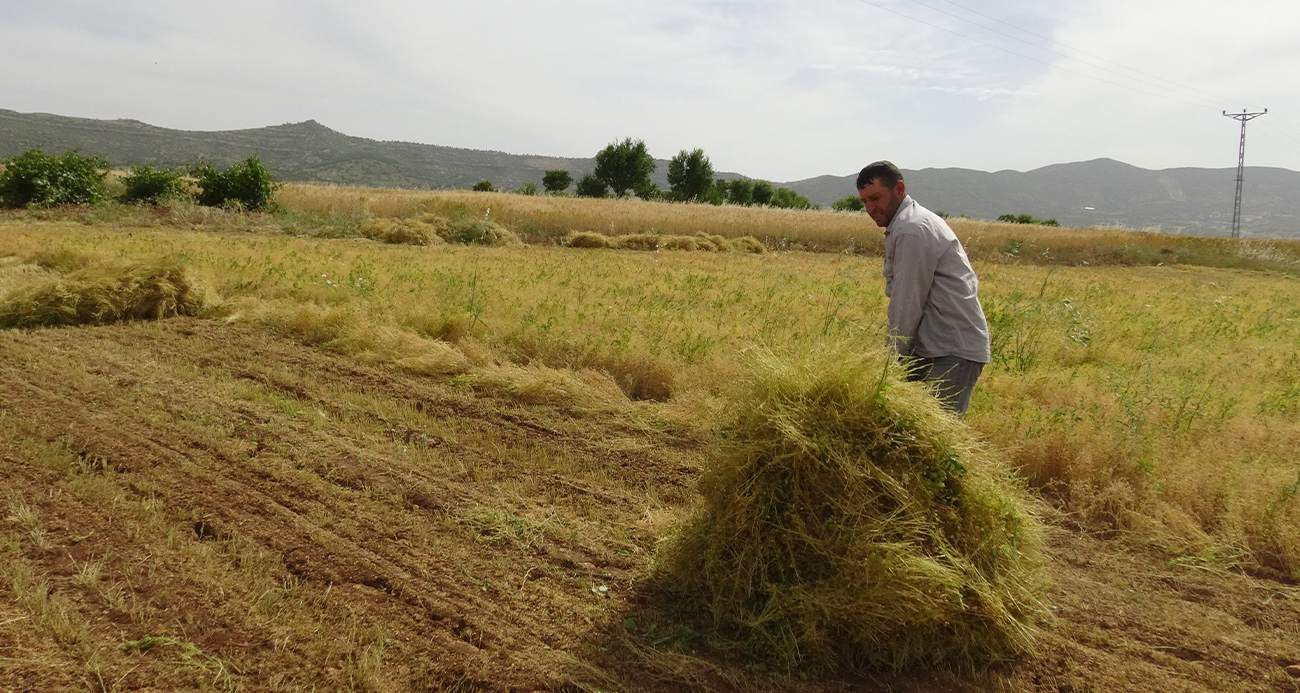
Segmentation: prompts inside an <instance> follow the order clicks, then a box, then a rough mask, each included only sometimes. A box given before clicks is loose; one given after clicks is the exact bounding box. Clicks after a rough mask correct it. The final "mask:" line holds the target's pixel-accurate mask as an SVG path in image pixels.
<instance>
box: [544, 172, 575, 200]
mask: <svg viewBox="0 0 1300 693" xmlns="http://www.w3.org/2000/svg"><path fill="white" fill-rule="evenodd" d="M570 185H573V176H571V175H569V172H568V171H563V170H559V169H556V170H551V171H547V172H546V174H545V175H543V176H542V187H543V188H546V192H548V193H551V194H555V193H558V192H564V191H565V190H568V189H569V186H570Z"/></svg>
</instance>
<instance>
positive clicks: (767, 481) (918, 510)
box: [660, 347, 1042, 669]
mask: <svg viewBox="0 0 1300 693" xmlns="http://www.w3.org/2000/svg"><path fill="white" fill-rule="evenodd" d="M900 375H901V373H900V368H899V367H898V365H897V364H896V362H895V361H894V359H893V358H892V357H891V356H890V355H887V354H885V353H884V352H883V351H881V352H877V353H872V354H861V353H859V352H857V351H855V350H850V349H845V348H834V347H832V348H824V349H820V350H818V352H817V353H809V354H808V355H807V356H804V357H800V358H795V359H782V358H779V357H777V356H776V355H774V354H772V353H771V352H766V351H755V352H752V353H751V356H750V366H749V369H748V375H747V377H745V378H744V379H742V381H741V382H740V383H738V385H737V386H736V390H735V392H734V394H733V396H732V397H731V399H730V402H731V405H730V407H731V409H730V411H729V412H728V413H727V414H726V415H725V416H724V418H723V419H722V423H721V425H720V426H719V428H718V430H719V438H718V440H717V441H716V443H715V447H714V452H713V453H712V459H711V460H710V462H709V464H708V466H707V467H706V469H705V471H704V474H703V476H702V477H701V479H700V492H701V494H702V495H703V497H704V503H703V505H702V506H700V508H699V509H698V510H697V511H696V513H695V514H694V515H693V516H692V517H691V518H690V519H689V520H688V521H687V523H686V524H685V526H684V527H683V528H681V529H679V531H678V533H677V534H676V535H675V536H674V537H672V538H670V540H669V543H668V544H666V545H665V549H664V552H663V554H661V563H660V566H661V568H662V569H664V570H665V571H666V573H665V575H667V576H668V577H670V578H671V580H672V581H673V582H674V583H675V584H676V586H677V587H678V588H680V589H682V590H683V591H684V593H685V594H686V595H687V596H688V598H693V599H695V600H697V603H699V604H700V605H702V606H703V607H704V608H705V609H706V610H707V611H709V612H710V613H711V615H712V616H713V618H714V621H715V623H718V624H719V625H720V626H722V633H724V634H730V635H729V637H734V638H736V639H737V640H738V641H739V643H740V644H741V645H742V646H743V647H745V648H746V649H748V650H749V651H750V652H751V653H753V654H755V655H757V656H760V657H764V658H767V659H770V660H775V661H776V662H778V663H779V665H781V666H783V667H798V668H806V669H831V668H848V669H866V668H875V667H881V666H884V667H895V668H900V667H906V666H909V665H915V664H955V665H957V666H971V665H979V664H985V663H989V662H994V661H1004V660H1006V659H1007V658H1010V657H1012V656H1014V655H1015V654H1016V653H1018V652H1021V651H1023V650H1025V649H1027V648H1028V647H1029V646H1030V644H1031V643H1032V640H1033V635H1034V625H1033V624H1034V621H1035V619H1036V618H1037V617H1038V616H1039V615H1040V614H1041V610H1042V606H1041V604H1040V602H1039V601H1038V597H1037V594H1038V591H1039V589H1040V586H1041V578H1040V575H1041V570H1040V565H1041V564H1040V561H1039V558H1038V546H1039V544H1038V540H1039V535H1040V532H1041V530H1040V526H1039V525H1038V523H1037V521H1036V520H1035V518H1034V517H1033V516H1032V515H1031V514H1030V513H1029V512H1028V511H1027V508H1028V506H1029V503H1030V502H1031V501H1030V500H1029V498H1028V496H1027V494H1026V493H1025V491H1024V489H1023V488H1022V487H1021V485H1020V484H1019V483H1018V482H1017V481H1016V480H1015V479H1014V478H1013V476H1012V475H1011V473H1010V472H1009V471H1007V470H1006V469H1005V467H1004V465H1002V464H1000V463H999V462H997V461H996V460H993V459H992V458H991V457H990V456H989V455H988V453H987V452H985V451H984V450H983V449H982V448H981V447H980V446H979V444H978V443H977V442H976V440H975V438H974V436H973V435H972V434H971V433H970V431H969V430H968V429H967V428H966V427H965V426H964V424H962V423H961V422H960V421H959V420H957V419H956V418H955V417H952V416H951V415H949V414H947V413H945V412H944V411H943V410H942V409H941V408H940V407H939V405H938V402H937V401H936V400H935V398H934V397H933V396H931V394H930V392H929V391H928V390H927V389H926V388H924V387H923V386H921V385H920V384H909V383H904V382H901V380H900Z"/></svg>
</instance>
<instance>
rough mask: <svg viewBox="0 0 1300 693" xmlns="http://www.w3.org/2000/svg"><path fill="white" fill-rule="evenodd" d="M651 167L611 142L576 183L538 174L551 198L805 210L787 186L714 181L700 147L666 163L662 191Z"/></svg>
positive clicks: (527, 188)
mask: <svg viewBox="0 0 1300 693" xmlns="http://www.w3.org/2000/svg"><path fill="white" fill-rule="evenodd" d="M656 167H657V164H656V162H655V160H654V157H652V156H650V152H649V150H647V149H646V145H645V142H644V141H642V140H634V139H632V138H631V137H628V138H625V139H624V140H623V141H622V142H612V143H610V144H609V145H608V146H606V147H605V148H604V149H602V150H600V151H599V152H597V153H596V168H595V170H593V171H592V172H591V173H589V174H587V175H585V176H583V177H581V178H579V179H577V180H576V181H575V180H574V178H573V175H572V174H571V173H569V172H568V171H566V170H549V171H546V173H545V174H544V175H543V176H542V188H543V189H544V190H545V192H546V193H549V194H551V195H562V194H568V191H569V188H571V187H572V188H573V190H574V194H576V195H577V196H578V197H611V196H612V197H626V196H628V195H635V196H636V197H639V198H641V199H643V200H664V201H669V202H701V203H708V204H713V205H720V204H724V203H730V204H733V205H744V206H749V205H766V206H769V207H780V208H785V209H810V208H812V207H813V204H812V203H811V202H810V201H809V200H808V198H806V197H804V196H803V195H800V194H799V193H797V192H795V191H793V190H791V189H789V188H774V187H773V186H772V184H771V183H769V182H767V181H765V180H753V179H749V178H733V179H732V180H724V179H722V178H714V171H713V162H711V161H709V157H708V156H706V155H705V154H704V150H703V149H692V150H686V149H683V150H681V151H680V152H678V153H677V156H674V157H673V158H672V159H671V160H670V161H669V162H668V186H669V187H668V190H661V189H660V188H659V185H658V184H656V183H655V182H654V181H651V180H650V174H652V173H654V171H655V168H656ZM474 190H483V191H488V192H492V191H495V190H496V188H495V187H494V186H493V185H492V183H491V182H490V181H480V182H478V183H476V184H475V185H474ZM516 192H520V193H523V194H525V195H535V194H537V185H536V184H535V183H525V184H524V185H523V186H522V187H520V188H519V190H518V191H516Z"/></svg>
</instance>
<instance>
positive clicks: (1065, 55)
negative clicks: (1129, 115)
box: [910, 0, 1223, 104]
mask: <svg viewBox="0 0 1300 693" xmlns="http://www.w3.org/2000/svg"><path fill="white" fill-rule="evenodd" d="M910 2H912V3H913V4H916V5H920V6H921V7H924V8H927V9H930V10H933V11H935V12H938V13H940V14H943V15H947V16H949V17H952V18H954V19H956V20H958V21H962V22H966V23H967V24H970V25H972V26H976V27H979V28H980V29H983V30H985V31H991V32H993V33H995V34H997V35H999V36H1005V37H1007V38H1009V39H1011V40H1012V41H1019V42H1021V43H1023V44H1025V45H1027V46H1030V47H1033V48H1037V49H1038V50H1042V51H1046V52H1048V53H1051V54H1052V55H1055V56H1057V57H1060V58H1064V59H1066V60H1073V61H1075V62H1077V63H1081V64H1083V65H1087V66H1088V67H1091V68H1093V69H1095V70H1101V71H1102V72H1108V73H1110V74H1112V75H1115V76H1117V77H1119V78H1121V79H1130V80H1133V81H1134V82H1138V83H1139V84H1145V85H1147V86H1149V87H1154V88H1156V89H1163V90H1165V91H1168V92H1172V93H1175V94H1177V95H1178V96H1182V97H1187V98H1194V99H1199V98H1201V97H1198V96H1193V95H1191V94H1188V93H1182V94H1179V93H1178V92H1179V90H1181V91H1183V92H1187V91H1188V90H1187V89H1185V88H1183V87H1181V86H1178V85H1177V84H1175V83H1172V82H1171V84H1175V86H1177V87H1178V88H1177V89H1175V88H1171V87H1167V86H1165V85H1163V84H1158V83H1157V82H1153V81H1151V80H1148V79H1142V78H1139V77H1133V76H1130V75H1126V74H1124V73H1122V72H1119V71H1118V70H1112V69H1110V68H1108V67H1104V66H1102V65H1098V64H1096V63H1091V62H1088V61H1087V60H1083V59H1082V58H1078V57H1075V56H1073V55H1069V54H1068V53H1063V52H1061V51H1059V50H1056V48H1054V47H1051V46H1040V45H1037V44H1035V43H1032V42H1030V41H1026V40H1025V39H1023V38H1020V37H1019V36H1013V35H1011V34H1008V33H1006V32H1005V31H999V30H997V29H994V28H992V27H988V26H985V25H983V24H980V23H979V22H976V21H973V20H971V19H968V18H966V17H963V16H961V15H959V14H956V13H953V12H948V11H947V10H942V9H940V8H938V7H935V6H934V5H930V4H927V3H924V2H921V0H910ZM958 7H960V5H958ZM977 14H980V16H984V17H987V16H988V15H985V14H983V13H977ZM995 21H999V22H1000V23H1002V24H1007V26H1010V27H1012V28H1016V29H1018V30H1019V31H1023V32H1024V33H1027V34H1029V35H1031V36H1036V37H1039V38H1042V39H1044V40H1046V41H1049V42H1052V43H1053V44H1054V45H1055V44H1056V42H1055V41H1054V40H1053V39H1050V38H1046V37H1042V36H1039V35H1038V34H1035V33H1033V32H1030V31H1026V30H1024V29H1019V28H1018V27H1016V26H1015V25H1012V24H1008V23H1007V22H1001V20H995ZM1059 45H1064V44H1059ZM1079 52H1080V53H1084V54H1085V55H1091V54H1090V53H1087V52H1085V51H1079ZM1094 57H1095V56H1094ZM1098 59H1099V60H1101V61H1102V62H1107V63H1110V64H1112V65H1117V66H1119V67H1123V68H1125V69H1128V70H1129V71H1131V72H1138V73H1139V74H1145V73H1141V72H1140V71H1139V70H1134V69H1132V68H1128V67H1126V66H1125V65H1122V64H1120V63H1116V62H1114V61H1111V60H1106V59H1105V58H1098ZM1154 79H1157V80H1160V81H1164V82H1168V80H1161V79H1160V78H1159V77H1154ZM1205 102H1206V104H1210V103H1222V102H1223V100H1222V99H1216V100H1214V101H1210V100H1206V101H1205Z"/></svg>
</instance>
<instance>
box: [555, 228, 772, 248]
mask: <svg viewBox="0 0 1300 693" xmlns="http://www.w3.org/2000/svg"><path fill="white" fill-rule="evenodd" d="M564 244H565V245H567V246H569V247H570V248H617V249H619V250H704V251H708V252H711V253H717V252H724V251H735V252H740V253H762V252H765V251H766V250H767V248H766V247H765V246H764V245H763V242H762V241H760V240H758V239H757V238H754V237H753V236H741V237H740V238H733V239H731V240H727V239H726V238H723V237H722V236H719V235H717V234H707V233H703V232H701V233H697V234H695V235H694V236H673V235H667V234H655V233H630V234H627V235H624V236H613V237H610V236H606V235H605V234H603V233H596V232H594V231H575V232H574V233H572V234H570V235H569V236H568V237H567V238H565V240H564Z"/></svg>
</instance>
